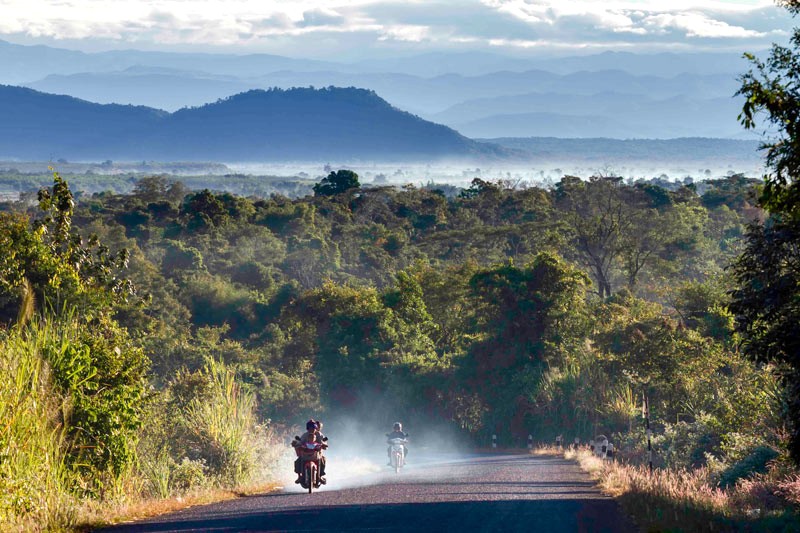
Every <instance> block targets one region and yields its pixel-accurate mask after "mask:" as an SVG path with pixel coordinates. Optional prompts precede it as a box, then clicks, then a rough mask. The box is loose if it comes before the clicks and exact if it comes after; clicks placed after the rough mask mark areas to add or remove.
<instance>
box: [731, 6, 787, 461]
mask: <svg viewBox="0 0 800 533" xmlns="http://www.w3.org/2000/svg"><path fill="white" fill-rule="evenodd" d="M782 4H783V5H784V6H786V7H787V8H788V9H789V10H790V11H791V12H792V13H793V14H797V13H800V2H798V1H797V0H790V1H785V2H782ZM791 44H792V48H787V47H783V46H778V45H773V47H772V51H771V53H770V55H769V57H768V58H767V59H766V60H765V61H761V60H759V59H756V58H755V56H753V55H752V54H746V56H747V57H748V58H749V59H750V61H751V62H752V63H753V65H754V67H755V71H753V70H751V71H750V72H748V73H747V74H745V75H744V76H742V78H741V81H742V86H741V88H740V89H739V94H742V95H744V96H746V97H747V101H746V103H745V104H744V107H743V109H742V113H741V115H740V116H739V118H740V120H741V122H742V124H743V125H744V126H745V128H748V129H752V128H755V127H756V117H757V115H758V114H759V113H765V114H766V120H767V122H769V123H770V124H772V125H773V126H774V127H775V128H777V130H778V131H779V136H778V138H777V139H773V140H768V141H766V142H764V143H763V144H762V148H763V149H764V150H766V162H767V165H768V167H769V168H770V171H771V172H770V173H768V174H767V175H765V176H764V190H763V192H762V194H761V198H760V200H761V204H762V206H763V207H765V208H766V209H767V210H768V211H769V212H770V218H769V219H768V220H767V221H766V222H765V223H764V224H763V225H758V224H753V225H751V226H750V228H749V230H748V233H747V235H746V246H745V250H744V252H743V253H742V255H741V256H740V257H739V259H738V260H737V262H736V263H735V265H734V275H735V277H736V281H737V285H738V288H737V289H736V290H735V291H734V292H733V303H732V305H731V309H732V310H733V312H734V313H735V314H736V315H737V328H738V329H739V330H740V331H741V332H742V333H743V334H744V335H745V345H744V347H745V350H746V352H747V353H748V355H750V357H752V358H753V359H755V360H756V361H760V362H769V363H774V364H777V365H778V366H779V369H780V370H781V371H782V375H783V378H784V383H785V385H786V389H785V392H786V396H785V398H786V402H787V411H786V412H787V414H786V418H787V423H788V426H789V452H790V454H791V456H792V458H793V459H794V460H795V461H796V462H798V463H800V338H798V335H797V331H796V329H797V324H798V323H800V184H799V183H798V178H800V28H795V30H794V33H793V35H792V38H791Z"/></svg>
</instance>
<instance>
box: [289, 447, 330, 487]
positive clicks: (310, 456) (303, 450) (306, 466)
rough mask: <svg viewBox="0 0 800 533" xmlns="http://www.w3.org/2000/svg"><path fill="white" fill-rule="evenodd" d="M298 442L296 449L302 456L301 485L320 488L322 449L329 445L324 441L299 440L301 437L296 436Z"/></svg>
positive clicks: (299, 455)
mask: <svg viewBox="0 0 800 533" xmlns="http://www.w3.org/2000/svg"><path fill="white" fill-rule="evenodd" d="M295 440H296V444H293V445H294V449H295V451H296V452H297V455H298V457H300V465H301V466H300V472H301V475H300V486H301V487H303V488H304V489H307V490H308V493H309V494H311V491H312V490H314V489H318V488H319V487H320V486H321V485H322V481H321V480H320V474H319V470H320V461H321V460H322V450H325V449H326V448H327V447H328V445H327V444H325V443H324V442H299V440H300V437H295Z"/></svg>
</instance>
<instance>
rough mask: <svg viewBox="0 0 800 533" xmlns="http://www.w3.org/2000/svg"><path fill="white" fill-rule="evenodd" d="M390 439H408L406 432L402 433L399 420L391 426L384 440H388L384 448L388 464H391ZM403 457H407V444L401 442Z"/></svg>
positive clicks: (401, 425)
mask: <svg viewBox="0 0 800 533" xmlns="http://www.w3.org/2000/svg"><path fill="white" fill-rule="evenodd" d="M392 439H403V440H407V439H408V433H403V424H401V423H400V422H395V423H394V425H393V426H392V432H391V433H387V434H386V441H387V442H389V443H390V444H389V447H388V448H387V449H386V455H388V456H389V463H388V465H389V466H392V445H391V440H392ZM403 457H404V458H405V457H408V446H406V445H405V443H403Z"/></svg>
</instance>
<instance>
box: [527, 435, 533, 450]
mask: <svg viewBox="0 0 800 533" xmlns="http://www.w3.org/2000/svg"><path fill="white" fill-rule="evenodd" d="M528 449H529V450H532V449H533V435H530V434H529V435H528Z"/></svg>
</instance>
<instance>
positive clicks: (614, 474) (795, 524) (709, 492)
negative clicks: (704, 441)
mask: <svg viewBox="0 0 800 533" xmlns="http://www.w3.org/2000/svg"><path fill="white" fill-rule="evenodd" d="M534 453H536V454H542V455H545V454H557V455H563V456H564V458H566V459H570V460H575V461H577V462H578V463H579V464H580V466H581V468H582V469H583V470H585V471H586V472H588V473H589V474H590V475H591V476H592V477H593V478H594V479H595V480H597V482H598V485H599V486H600V488H601V490H602V491H603V492H604V493H606V494H608V495H610V496H613V497H614V498H616V499H617V500H618V501H619V503H620V505H621V506H622V508H623V510H624V511H625V512H626V513H627V514H628V515H629V516H631V517H632V519H633V520H634V521H635V522H636V523H637V524H638V525H639V526H640V527H641V529H642V530H643V531H675V532H679V531H685V532H694V531H748V532H750V531H752V532H762V531H763V532H783V531H785V532H790V531H800V514H799V513H798V510H800V475H798V473H797V472H796V471H795V472H789V471H782V470H781V469H780V468H773V470H771V471H770V472H768V473H767V474H763V475H755V476H753V477H752V478H751V479H743V480H740V481H739V482H737V483H736V484H735V485H733V486H731V487H729V488H727V489H722V488H719V487H717V486H716V484H715V483H714V482H713V481H712V480H713V479H714V477H713V475H712V473H711V472H710V471H709V470H708V469H707V468H698V469H695V470H670V469H656V470H654V471H653V473H652V474H650V472H649V471H648V469H647V467H646V466H634V465H627V464H622V463H618V462H612V461H604V460H602V459H600V458H598V457H596V456H594V455H593V454H592V453H591V452H590V451H589V450H587V449H579V450H577V451H574V450H564V451H561V450H558V449H557V448H554V447H548V448H540V449H538V450H536V451H535V452H534Z"/></svg>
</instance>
